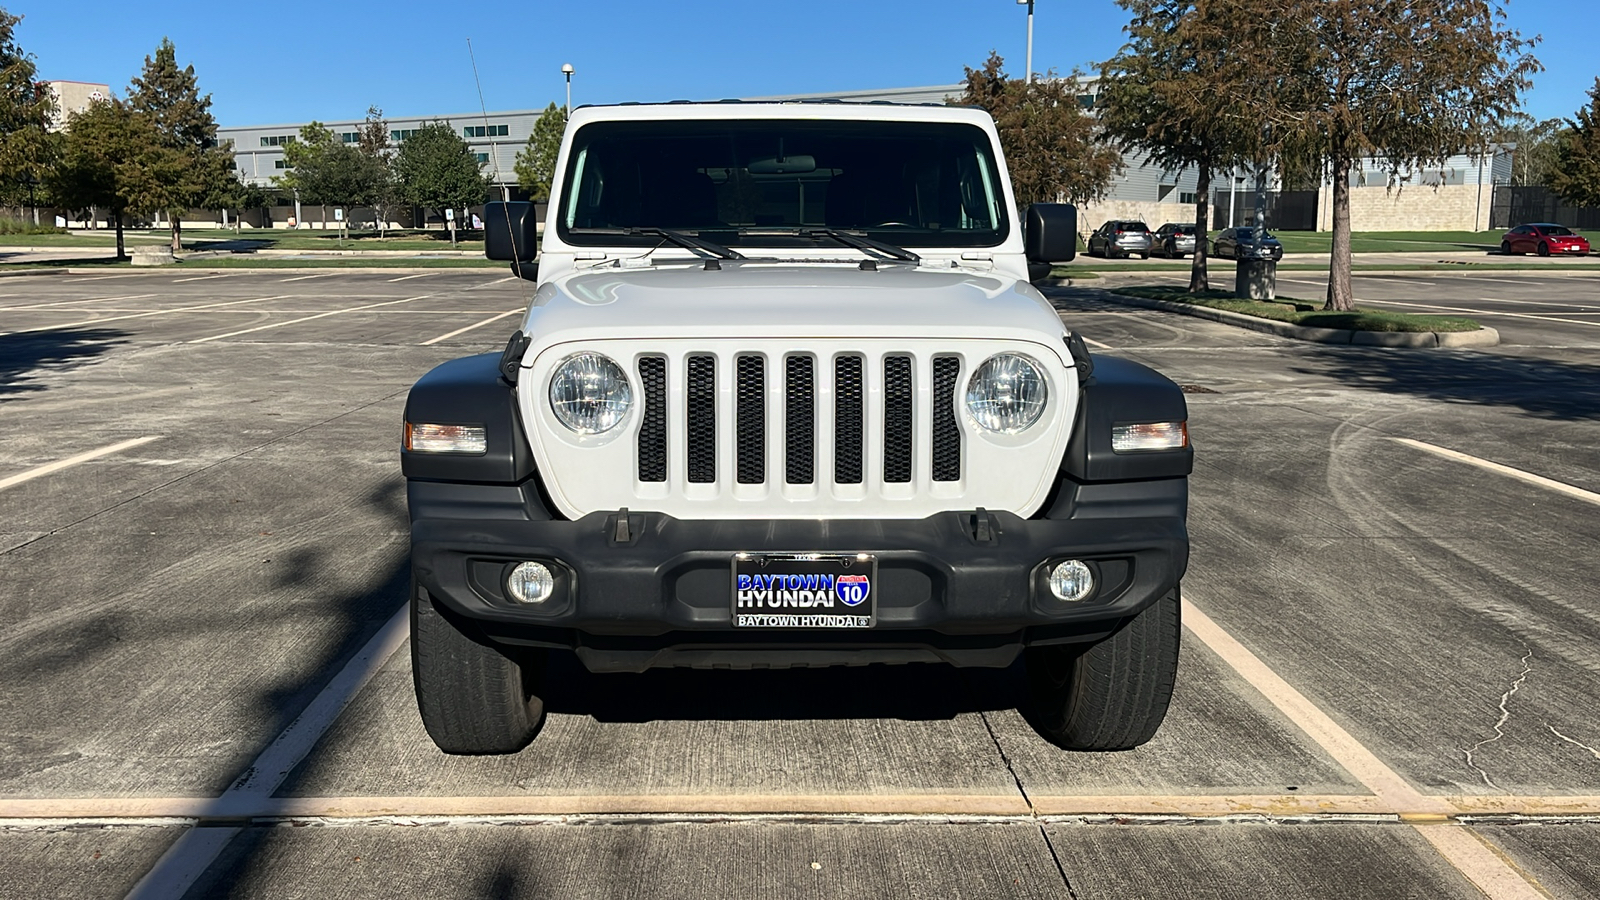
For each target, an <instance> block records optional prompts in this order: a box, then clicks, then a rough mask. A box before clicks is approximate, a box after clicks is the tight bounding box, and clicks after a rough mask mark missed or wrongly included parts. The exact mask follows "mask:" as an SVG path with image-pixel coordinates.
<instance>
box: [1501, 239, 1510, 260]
mask: <svg viewBox="0 0 1600 900" xmlns="http://www.w3.org/2000/svg"><path fill="white" fill-rule="evenodd" d="M1500 255H1501V256H1510V255H1511V242H1510V241H1501V242H1500Z"/></svg>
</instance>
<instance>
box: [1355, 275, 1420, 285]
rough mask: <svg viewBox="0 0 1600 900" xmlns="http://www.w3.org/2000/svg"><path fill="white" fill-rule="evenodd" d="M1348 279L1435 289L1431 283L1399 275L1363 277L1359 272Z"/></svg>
mask: <svg viewBox="0 0 1600 900" xmlns="http://www.w3.org/2000/svg"><path fill="white" fill-rule="evenodd" d="M1350 277H1351V278H1366V279H1370V280H1376V281H1398V282H1400V283H1401V284H1405V285H1411V286H1415V287H1436V285H1435V284H1434V283H1433V282H1431V281H1417V280H1415V279H1411V278H1405V277H1403V276H1400V275H1363V274H1361V273H1360V272H1352V273H1351V274H1350Z"/></svg>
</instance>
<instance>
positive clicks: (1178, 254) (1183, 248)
mask: <svg viewBox="0 0 1600 900" xmlns="http://www.w3.org/2000/svg"><path fill="white" fill-rule="evenodd" d="M1194 232H1195V228H1194V226H1193V225H1183V224H1180V223H1177V222H1168V223H1167V224H1165V225H1163V226H1161V227H1160V228H1158V229H1156V234H1155V238H1154V244H1153V245H1152V246H1151V252H1152V253H1156V254H1159V255H1161V256H1165V257H1168V258H1169V259H1182V258H1183V257H1185V256H1188V255H1189V254H1191V253H1193V252H1194V240H1195V238H1194Z"/></svg>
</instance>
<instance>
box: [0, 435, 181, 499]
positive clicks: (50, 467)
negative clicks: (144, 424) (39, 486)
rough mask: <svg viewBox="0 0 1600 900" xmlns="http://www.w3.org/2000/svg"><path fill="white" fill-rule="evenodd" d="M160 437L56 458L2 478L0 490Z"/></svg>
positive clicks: (151, 437)
mask: <svg viewBox="0 0 1600 900" xmlns="http://www.w3.org/2000/svg"><path fill="white" fill-rule="evenodd" d="M160 438H161V435H159V434H154V435H150V436H148V437H139V438H133V439H131V440H126V441H119V442H117V443H115V444H112V445H110V446H109V447H101V448H100V449H99V450H90V451H89V452H87V453H79V454H78V455H77V456H69V457H67V458H66V459H60V460H56V461H55V462H53V463H47V464H45V465H42V466H38V467H36V468H32V469H29V470H27V471H26V472H18V473H17V474H15V475H12V476H11V477H9V478H0V490H5V489H6V488H8V487H11V486H12V485H16V484H21V483H23V482H24V481H32V480H33V479H35V478H39V477H41V476H44V475H49V474H50V473H51V472H59V471H61V470H62V469H67V468H71V467H72V466H75V465H77V464H78V463H85V462H88V461H89V460H91V459H99V458H100V457H102V456H110V455H111V454H113V453H121V452H122V451H124V450H127V449H128V448H130V447H137V446H139V445H140V444H148V443H150V442H151V441H155V440H160Z"/></svg>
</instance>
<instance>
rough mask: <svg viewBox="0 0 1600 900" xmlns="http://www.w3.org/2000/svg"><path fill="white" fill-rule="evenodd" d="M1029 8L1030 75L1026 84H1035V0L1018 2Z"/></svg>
mask: <svg viewBox="0 0 1600 900" xmlns="http://www.w3.org/2000/svg"><path fill="white" fill-rule="evenodd" d="M1024 4H1026V5H1027V7H1028V75H1027V77H1026V78H1024V79H1023V83H1024V84H1033V0H1017V5H1018V6H1022V5H1024Z"/></svg>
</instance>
